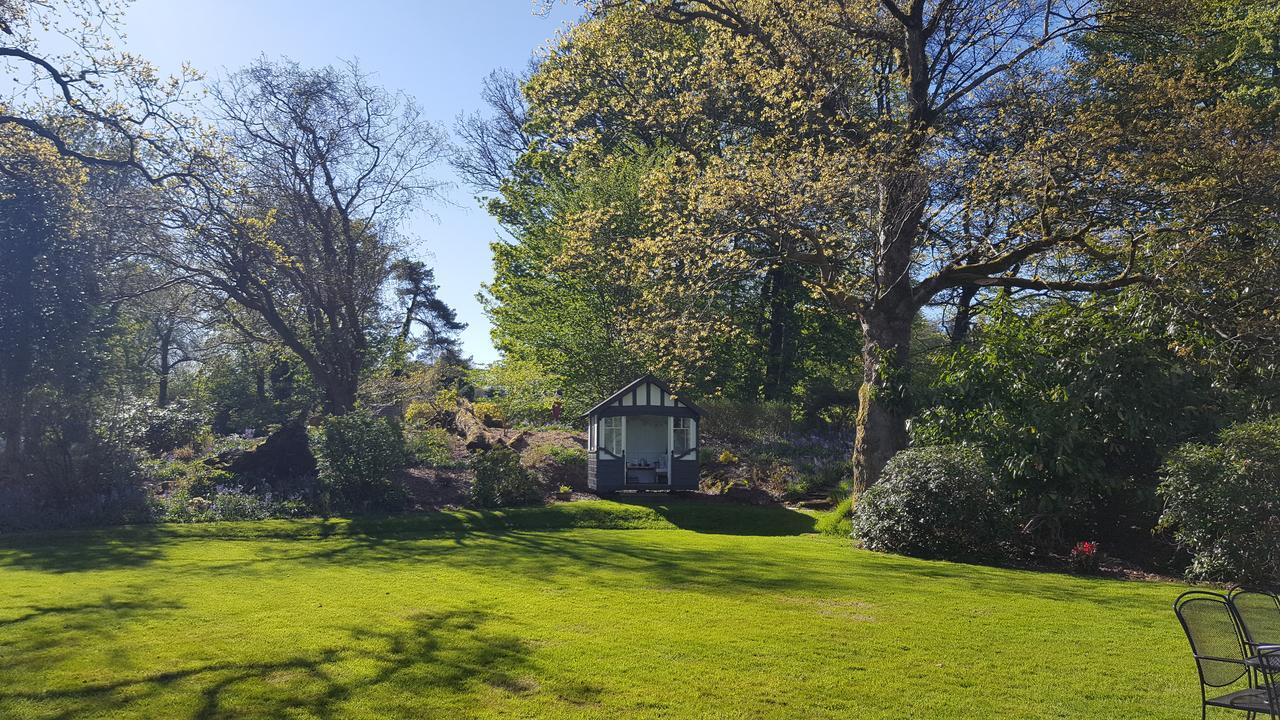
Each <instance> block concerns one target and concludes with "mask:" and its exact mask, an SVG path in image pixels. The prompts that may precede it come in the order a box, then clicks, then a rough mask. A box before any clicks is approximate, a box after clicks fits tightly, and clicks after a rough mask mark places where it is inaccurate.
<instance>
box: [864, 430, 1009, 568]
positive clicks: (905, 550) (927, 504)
mask: <svg viewBox="0 0 1280 720" xmlns="http://www.w3.org/2000/svg"><path fill="white" fill-rule="evenodd" d="M852 528H853V533H854V535H856V536H857V537H858V539H859V540H861V542H862V544H863V545H864V546H865V547H867V548H868V549H871V550H877V551H881V552H894V553H901V554H904V555H915V556H918V557H925V558H944V559H957V558H978V557H992V556H996V555H999V554H1000V553H1001V550H1002V545H1003V543H1004V542H1005V541H1006V540H1008V539H1009V537H1010V536H1011V534H1012V523H1011V519H1010V513H1009V512H1008V510H1007V508H1006V507H1005V506H1004V504H1003V503H1002V502H1001V498H1000V497H999V496H998V493H997V492H996V484H995V481H994V478H993V477H992V473H991V472H990V470H989V469H988V468H987V466H986V464H985V463H984V462H983V460H982V456H981V455H979V454H978V453H977V452H976V451H975V450H972V449H969V448H965V447H961V446H935V447H922V448H912V449H908V450H904V451H902V452H900V453H898V454H897V455H896V456H894V458H893V459H892V460H890V461H889V464H888V465H887V466H886V467H885V470H884V474H883V476H882V477H881V479H880V482H879V484H877V485H875V486H873V487H871V488H869V489H868V490H866V491H865V492H863V493H862V495H861V496H860V497H859V498H858V499H857V501H856V504H855V506H854V510H853V516H852Z"/></svg>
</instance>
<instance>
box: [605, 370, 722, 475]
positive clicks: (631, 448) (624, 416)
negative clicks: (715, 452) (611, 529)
mask: <svg viewBox="0 0 1280 720" xmlns="http://www.w3.org/2000/svg"><path fill="white" fill-rule="evenodd" d="M584 417H586V418H587V485H588V486H589V487H590V488H591V489H592V490H595V491H596V492H613V491H616V490H697V489H698V423H699V420H700V419H701V418H702V411H701V410H700V409H699V408H698V406H697V405H694V404H693V403H691V402H689V401H688V400H684V399H681V398H680V397H679V396H678V395H676V394H675V393H673V392H671V388H669V387H667V385H666V383H664V382H662V381H661V380H659V379H657V378H655V377H653V376H652V375H645V376H644V377H642V378H639V379H638V380H636V381H634V382H632V383H631V384H629V385H627V386H626V387H624V388H622V389H621V390H619V391H618V392H616V393H614V394H612V395H610V396H609V397H608V398H606V399H605V400H604V401H603V402H601V403H600V404H599V405H596V406H595V407H593V408H591V409H590V410H588V411H587V412H586V414H585V415H584Z"/></svg>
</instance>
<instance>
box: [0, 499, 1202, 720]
mask: <svg viewBox="0 0 1280 720" xmlns="http://www.w3.org/2000/svg"><path fill="white" fill-rule="evenodd" d="M591 525H596V526H605V527H609V528H633V529H600V528H599V527H589V526H591ZM557 526H571V527H569V529H562V530H551V529H548V528H553V527H557ZM572 526H577V527H572ZM811 526H812V520H811V519H810V518H808V517H805V516H801V515H798V514H795V513H787V512H786V511H782V510H774V509H761V508H741V507H734V506H721V505H710V504H700V503H685V502H672V503H666V504H662V505H658V506H656V507H650V506H646V505H643V504H641V505H637V504H619V503H606V502H599V503H574V504H572V505H569V506H556V507H552V508H547V509H535V510H528V511H513V512H510V513H505V514H452V515H434V516H416V517H410V518H389V519H384V520H375V521H370V520H363V521H351V522H347V521H333V522H324V521H298V522H283V521H282V522H266V523H229V524H220V525H204V526H183V527H175V526H165V527H157V528H122V529H117V530H112V531H99V532H91V533H67V534H60V535H44V536H16V537H10V538H0V590H2V591H0V717H3V718H162V717H163V718H276V717H288V718H384V717H403V718H428V717H442V718H467V717H485V718H488V717H492V718H499V717H502V718H518V717H609V718H617V717H697V718H723V717H740V718H786V719H788V720H791V719H794V718H827V717H830V718H846V719H847V718H886V719H887V718H903V717H939V718H943V717H945V718H1100V719H1101V718H1108V719H1109V718H1138V717H1141V718H1170V719H1172V718H1183V717H1191V716H1193V715H1195V713H1196V711H1197V705H1198V702H1197V701H1198V698H1197V697H1196V686H1195V676H1194V670H1193V668H1192V666H1191V665H1190V664H1189V659H1188V658H1187V651H1186V648H1185V641H1184V640H1183V639H1182V637H1181V635H1180V631H1179V630H1178V628H1177V624H1176V622H1175V621H1174V620H1173V618H1172V616H1171V613H1170V611H1169V603H1170V601H1171V600H1172V599H1173V597H1174V596H1176V595H1177V593H1178V590H1179V589H1178V588H1177V587H1176V586H1173V585H1164V584H1149V583H1124V582H1116V581H1107V580H1088V579H1079V578H1073V577H1067V576H1061V575H1052V574H1039V573H1031V572H1023V571H1013V570H1002V569H993V568H985V567H976V566H967V565H953V564H947V563H934V562H922V561H915V560H909V559H905V558H900V557H893V556H886V555H876V554H872V553H866V552H860V551H856V550H853V549H852V548H851V547H850V546H849V544H848V542H847V541H842V540H839V539H833V538H826V537H820V536H816V535H812V534H803V535H801V534H797V533H799V532H801V531H804V530H806V529H808V528H810V527H811Z"/></svg>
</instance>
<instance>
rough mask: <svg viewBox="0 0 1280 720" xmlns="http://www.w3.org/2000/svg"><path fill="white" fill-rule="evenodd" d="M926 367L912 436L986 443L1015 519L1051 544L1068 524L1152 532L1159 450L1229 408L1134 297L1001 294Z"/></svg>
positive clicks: (1206, 426)
mask: <svg viewBox="0 0 1280 720" xmlns="http://www.w3.org/2000/svg"><path fill="white" fill-rule="evenodd" d="M926 365H927V366H928V368H929V370H931V371H932V372H934V373H936V375H934V376H933V378H932V387H931V388H930V392H929V393H928V394H927V395H926V398H925V399H926V400H927V403H926V404H927V405H928V407H926V408H925V409H924V410H923V411H922V412H921V413H920V414H919V415H918V416H917V417H916V418H915V420H914V421H913V428H912V429H913V434H914V436H915V437H916V440H917V442H919V443H922V444H944V443H963V444H968V445H973V446H976V447H979V448H981V449H982V451H983V454H984V456H986V458H987V460H988V461H989V462H990V463H991V464H992V465H993V467H994V468H995V470H996V472H997V474H998V476H999V478H1000V479H1001V482H1002V484H1003V485H1004V487H1006V488H1007V490H1008V492H1009V493H1010V495H1011V498H1012V499H1013V500H1014V501H1016V502H1017V503H1018V505H1019V512H1020V516H1021V518H1022V521H1023V522H1024V524H1028V525H1029V527H1030V529H1032V530H1035V531H1036V535H1037V536H1038V537H1040V538H1042V539H1043V540H1045V541H1046V542H1047V543H1051V544H1053V543H1057V544H1060V543H1061V542H1062V540H1063V538H1062V536H1063V534H1064V532H1065V531H1066V530H1071V531H1073V532H1074V533H1076V534H1078V535H1079V536H1086V534H1092V533H1097V532H1100V531H1107V532H1110V533H1113V534H1114V533H1115V532H1117V531H1118V528H1119V526H1122V525H1124V524H1125V523H1126V522H1127V523H1128V524H1136V525H1141V526H1144V527H1148V528H1149V527H1151V525H1152V524H1154V513H1155V511H1156V507H1155V503H1154V496H1153V494H1152V490H1153V489H1154V487H1155V482H1156V481H1155V476H1156V472H1157V470H1158V468H1159V467H1160V463H1161V462H1162V461H1163V459H1164V457H1165V454H1166V453H1167V452H1169V450H1171V449H1172V448H1173V447H1174V446H1176V445H1177V444H1179V443H1182V442H1186V441H1187V440H1190V439H1194V438H1199V437H1204V436H1206V435H1208V434H1210V433H1212V432H1213V431H1214V430H1215V429H1216V428H1217V427H1218V426H1219V424H1221V423H1222V422H1224V420H1225V419H1226V418H1229V417H1230V416H1231V415H1232V413H1233V412H1234V411H1235V408H1234V407H1233V406H1232V403H1233V397H1232V395H1231V394H1230V393H1227V392H1224V391H1222V390H1221V389H1219V388H1216V387H1215V386H1214V383H1213V381H1212V377H1211V376H1210V375H1209V373H1207V372H1206V371H1205V370H1204V369H1203V368H1200V367H1198V366H1197V365H1195V364H1194V363H1188V362H1187V361H1186V360H1185V359H1184V358H1182V357H1180V356H1179V355H1178V354H1177V353H1175V352H1174V351H1172V350H1170V349H1169V338H1168V336H1167V334H1166V332H1165V328H1164V327H1163V326H1160V325H1153V324H1151V323H1143V322H1142V313H1141V311H1140V309H1139V308H1138V307H1137V306H1136V303H1135V302H1133V301H1129V302H1125V303H1120V304H1116V303H1112V302H1108V301H1105V300H1093V301H1089V302H1084V303H1079V304H1072V303H1066V302H1048V303H1039V304H1036V305H1031V304H1030V303H1022V304H1015V303H1013V302H1011V301H1007V300H1006V301H1000V302H997V303H996V304H995V305H994V306H993V307H992V308H991V309H990V310H989V311H988V313H987V315H986V317H985V319H984V320H983V321H982V322H980V323H979V324H978V325H977V326H975V328H974V330H973V335H972V337H971V338H970V339H969V341H968V342H966V343H965V344H964V345H962V346H960V347H957V348H944V349H943V351H942V352H935V353H933V354H932V355H930V356H929V358H928V360H927V361H926ZM925 374H926V375H928V374H930V373H929V371H926V372H925ZM1135 514H1136V515H1135ZM1093 536H1094V537H1096V535H1093ZM1112 536H1114V535H1112Z"/></svg>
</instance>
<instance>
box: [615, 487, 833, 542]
mask: <svg viewBox="0 0 1280 720" xmlns="http://www.w3.org/2000/svg"><path fill="white" fill-rule="evenodd" d="M609 499H610V500H612V501H614V502H616V503H619V504H622V505H635V506H639V507H645V508H649V509H651V510H653V511H654V512H656V513H658V515H660V516H662V518H663V519H664V520H666V521H667V522H669V523H671V524H672V525H675V526H676V527H678V528H680V529H681V530H690V531H693V532H699V533H712V534H716V535H757V536H777V535H804V534H806V533H811V532H814V525H815V523H816V522H817V519H816V518H814V517H813V516H812V515H807V514H805V513H802V512H799V511H796V510H792V509H790V508H786V507H783V506H781V505H744V504H741V503H736V502H731V501H728V500H724V499H721V498H717V497H712V496H706V495H678V496H651V495H640V494H635V495H629V494H624V495H616V496H612V497H610V498H609Z"/></svg>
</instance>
